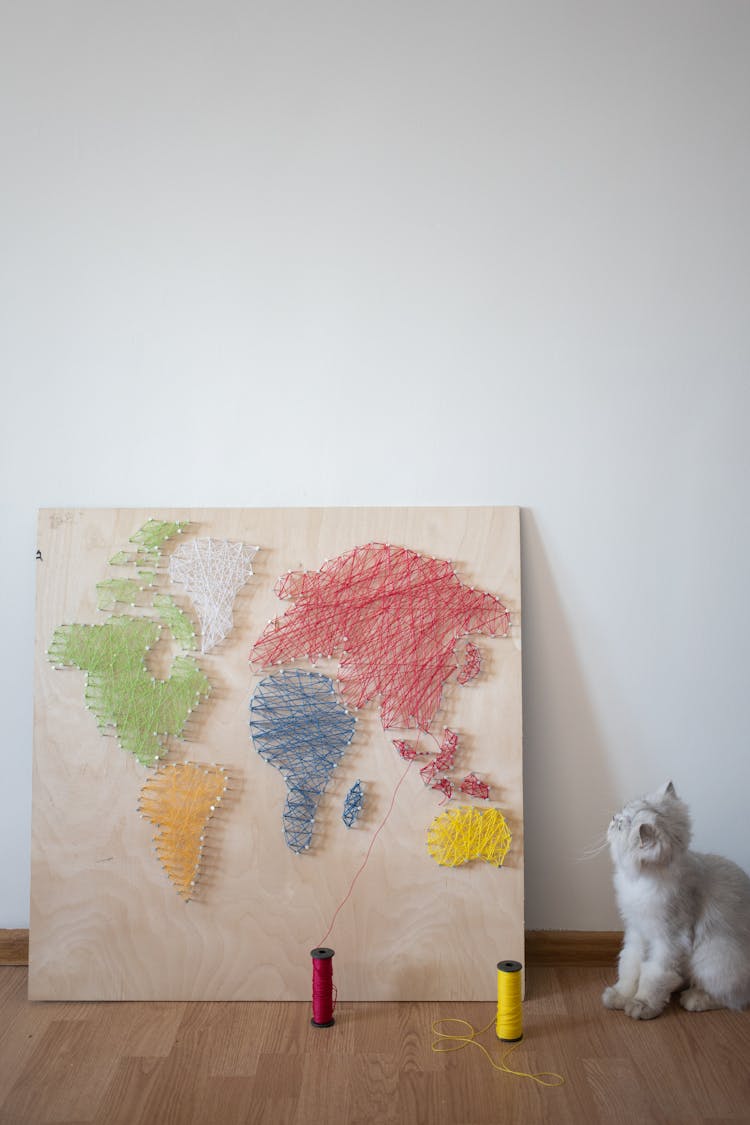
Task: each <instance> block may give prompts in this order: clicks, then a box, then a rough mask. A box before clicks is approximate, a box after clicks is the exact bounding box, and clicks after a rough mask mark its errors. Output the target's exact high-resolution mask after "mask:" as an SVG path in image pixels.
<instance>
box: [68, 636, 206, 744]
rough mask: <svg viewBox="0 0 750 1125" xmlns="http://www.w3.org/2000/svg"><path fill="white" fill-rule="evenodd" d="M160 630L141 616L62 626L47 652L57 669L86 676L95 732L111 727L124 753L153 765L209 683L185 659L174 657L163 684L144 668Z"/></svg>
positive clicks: (181, 730) (185, 722)
mask: <svg viewBox="0 0 750 1125" xmlns="http://www.w3.org/2000/svg"><path fill="white" fill-rule="evenodd" d="M158 638H159V626H158V625H157V624H156V622H154V621H149V620H148V619H147V618H141V617H127V616H124V615H123V616H119V617H110V618H108V620H107V621H106V622H105V623H104V624H103V625H61V626H60V627H59V628H58V629H56V630H55V634H54V636H53V638H52V644H51V645H50V648H49V650H48V656H49V659H50V660H51V661H52V662H53V663H55V664H61V665H65V666H71V665H72V666H75V667H77V668H80V669H81V670H82V671H84V672H86V674H87V675H86V692H85V699H86V706H87V708H88V709H89V710H91V711H93V713H94V714H95V715H96V718H97V722H98V725H99V729H100V730H103V729H104V728H106V727H114V729H115V730H116V732H117V738H118V741H119V743H120V745H121V746H122V748H123V750H127V751H129V752H130V753H131V754H134V755H135V756H136V758H137V759H138V761H139V762H141V763H142V764H143V765H145V766H152V765H153V764H154V762H155V761H156V760H157V758H159V757H160V756H161V754H162V753H163V752H164V750H165V748H166V747H165V740H166V738H167V736H169V735H172V736H173V737H176V738H179V737H181V736H182V734H183V732H184V730H185V726H186V724H187V721H188V719H189V717H190V714H191V713H192V711H193V710H194V708H195V707H197V706H198V705H199V703H200V702H201V700H202V699H204V698H205V697H206V696H207V695H208V693H209V691H210V684H209V682H208V680H207V679H206V677H205V676H204V675H203V673H202V672H201V670H200V668H199V667H198V665H197V664H196V663H195V661H194V660H192V659H191V658H190V657H188V656H177V657H175V659H174V660H173V662H172V668H171V674H170V676H169V679H167V680H158V679H156V678H155V677H154V676H152V675H151V674H150V672H149V671H148V668H147V667H146V653H147V652H148V651H149V649H150V648H151V646H152V645H154V644H155V643H156V641H157V640H158Z"/></svg>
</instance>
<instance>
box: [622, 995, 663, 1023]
mask: <svg viewBox="0 0 750 1125" xmlns="http://www.w3.org/2000/svg"><path fill="white" fill-rule="evenodd" d="M663 1011H664V1005H663V1004H662V1005H661V1006H660V1007H659V1006H657V1005H655V1004H650V1003H649V1001H648V1000H636V999H635V998H634V999H633V1000H628V1002H627V1004H626V1005H625V1015H627V1016H630V1018H631V1020H655V1019H656V1017H657V1016H660V1015H661V1013H662V1012H663Z"/></svg>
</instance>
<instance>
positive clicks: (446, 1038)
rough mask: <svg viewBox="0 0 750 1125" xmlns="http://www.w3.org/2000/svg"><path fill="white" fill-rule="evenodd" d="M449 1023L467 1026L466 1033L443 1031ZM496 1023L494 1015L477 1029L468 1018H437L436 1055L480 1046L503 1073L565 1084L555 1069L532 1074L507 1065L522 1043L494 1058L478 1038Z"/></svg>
mask: <svg viewBox="0 0 750 1125" xmlns="http://www.w3.org/2000/svg"><path fill="white" fill-rule="evenodd" d="M448 1023H454V1024H460V1025H461V1026H462V1027H464V1028H466V1034H464V1035H451V1034H449V1033H448V1032H447V1031H441V1030H440V1025H441V1024H448ZM494 1023H495V1019H494V1017H493V1019H491V1020H490V1022H489V1023H488V1024H487V1025H486V1027H482V1028H479V1029H478V1030H477V1028H475V1027H474V1026H473V1025H472V1024H470V1023H469V1021H468V1020H462V1019H456V1018H454V1017H452V1016H449V1017H446V1018H445V1019H441V1020H435V1022H434V1023H433V1025H432V1034H433V1035H434V1036H435V1039H434V1040H433V1041H432V1050H433V1051H434V1052H435V1054H436V1055H443V1054H448V1053H450V1052H451V1051H461V1050H463V1048H464V1047H469V1046H474V1047H478V1048H479V1050H480V1051H481V1052H482V1054H483V1055H484V1056H485V1058H486V1059H487V1061H488V1062H489V1064H490V1066H491V1067H492V1068H493V1070H500V1071H502V1072H503V1074H513V1075H515V1076H516V1078H530V1079H531V1081H532V1082H536V1083H537V1085H539V1086H564V1085H565V1079H564V1078H563V1076H562V1075H561V1074H556V1073H555V1072H554V1071H549V1070H541V1071H539V1072H538V1073H537V1074H530V1073H529V1072H528V1071H526V1070H513V1069H512V1068H511V1067H509V1066H507V1065H506V1061H505V1060H506V1059H507V1058H508V1056H509V1055H510V1054H511V1053H512V1052H513V1051H515V1050H516V1048H517V1047H520V1045H521V1044H520V1043H513V1044H512V1045H511V1046H510V1047H508V1049H507V1051H504V1052H503V1054H502V1056H501V1058H500V1061H499V1062H498V1061H496V1060H495V1059H493V1057H492V1055H491V1054H490V1052H489V1051H488V1050H487V1048H486V1047H485V1046H484V1044H483V1043H479V1042H478V1039H479V1036H480V1035H484V1033H485V1031H489V1029H490V1028H491V1027H492V1025H493V1024H494ZM445 1044H455V1046H450V1045H449V1046H446V1045H445ZM550 1080H553V1081H550Z"/></svg>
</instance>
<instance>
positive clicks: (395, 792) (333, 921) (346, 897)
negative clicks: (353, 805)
mask: <svg viewBox="0 0 750 1125" xmlns="http://www.w3.org/2000/svg"><path fill="white" fill-rule="evenodd" d="M411 765H412V764H411V762H409V763H408V764H407V767H406V769H405V770H404V772H403V773H402V774H401V777H400V778H399V779H398V781H397V782H396V788H395V789H394V790H393V796H392V797H391V803H390V805H389V806H388V811H387V812H386V814H385V816H384V817H383V819H382V820H381V822H380V824H379V825H378V827H377V829H376V831H375V833H374V835H373V837H372V839H371V840H370V846H369V848H368V849H367V851H366V853H365V858H364V859H363V860H362V862H361V864H360V865H359V867H358V868H357V870H356V872H355V873H354V878H353V879H352V881H351V883H350V884H349V890H348V891H347V892H346V894H345V895H344V897H343V898H342V900H341V902H340V903H339V904H338V906H337V907H336V909H335V911H334V914H333V918H331V924H330V926H329V927H328V929H327V930H326V932H325V933H324V934H323V937H322V938H321V939H320V944H321V945H322V944H323V942H324V941H325V940H326V939H327V938H329V937H330V936H331V931H332V930H333V927H334V926H335V924H336V919H337V918H338V916H339V911H340V910H341V908H342V907H343V906H344V905H345V904H346V903H347V902H348V901H349V899H350V898H351V894H352V891H353V890H354V884H355V883H356V882H357V879H359V877H360V875H361V874H362V872H363V871H364V869H365V867H366V866H367V861H368V859H369V858H370V855H371V853H372V849H373V848H374V847H375V841H376V840H377V838H378V836H379V835H380V833H381V832H382V831H383V829H384V828H385V825H386V821H387V820H388V817H389V816H390V815H391V813H392V812H393V806H394V805H395V804H396V797H397V796H398V791H399V789H400V788H401V786H402V785H403V783H404V781H405V780H406V775H407V774H408V772H409V770H410V769H411Z"/></svg>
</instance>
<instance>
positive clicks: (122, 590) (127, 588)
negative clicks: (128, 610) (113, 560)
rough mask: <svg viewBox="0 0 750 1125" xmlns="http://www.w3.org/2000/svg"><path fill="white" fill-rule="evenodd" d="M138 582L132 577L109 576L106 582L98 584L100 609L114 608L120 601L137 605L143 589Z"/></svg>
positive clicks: (97, 594) (97, 592)
mask: <svg viewBox="0 0 750 1125" xmlns="http://www.w3.org/2000/svg"><path fill="white" fill-rule="evenodd" d="M141 588H142V587H141V586H140V584H139V583H138V582H134V581H133V579H132V578H107V579H105V581H104V582H97V584H96V601H97V605H98V607H99V609H104V610H107V609H114V607H115V605H116V604H117V603H118V602H121V603H123V604H124V605H135V599H136V598H137V597H138V594H139V592H140V590H141Z"/></svg>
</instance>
